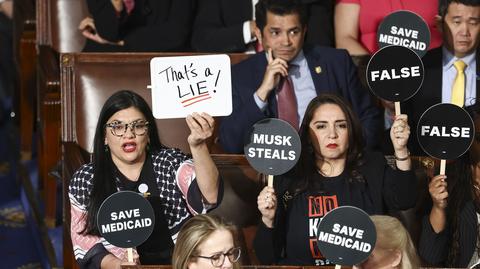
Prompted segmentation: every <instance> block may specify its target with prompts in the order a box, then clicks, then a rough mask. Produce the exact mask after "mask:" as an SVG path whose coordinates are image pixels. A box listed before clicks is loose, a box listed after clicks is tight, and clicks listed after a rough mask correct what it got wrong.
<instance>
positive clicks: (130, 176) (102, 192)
mask: <svg viewBox="0 0 480 269" xmlns="http://www.w3.org/2000/svg"><path fill="white" fill-rule="evenodd" d="M186 121H187V125H188V127H189V128H190V131H191V133H190V135H189V136H188V144H189V146H190V151H191V153H192V156H188V155H186V154H184V153H182V152H180V151H179V150H178V149H172V148H166V147H164V146H163V145H162V144H161V143H160V140H159V138H158V132H157V127H156V124H155V119H154V118H153V115H152V111H151V110H150V108H149V106H148V104H147V103H146V102H145V100H143V99H142V97H141V96H139V95H138V94H136V93H133V92H130V91H119V92H117V93H115V94H114V95H112V96H111V97H110V98H109V99H108V100H107V101H106V102H105V104H104V106H103V108H102V110H101V112H100V116H99V120H98V123H97V128H96V131H95V138H94V150H93V161H92V162H91V163H88V164H85V165H83V166H82V167H80V168H79V169H78V170H77V171H76V172H75V174H74V175H73V177H72V179H71V181H70V186H69V198H70V205H71V223H70V229H71V238H72V245H73V250H74V253H75V258H76V260H77V262H78V263H79V265H80V268H119V265H120V264H121V263H122V262H124V261H125V249H122V248H118V247H115V246H113V245H111V244H109V243H108V242H107V241H105V239H104V238H103V237H101V236H100V233H99V231H98V228H97V222H96V216H97V213H98V209H99V208H100V205H101V204H102V202H103V201H104V200H105V198H107V197H108V196H109V195H111V194H113V193H115V192H117V191H122V190H130V191H135V192H140V193H149V194H150V195H149V198H148V200H149V201H150V202H151V204H152V206H153V208H154V211H155V227H154V231H153V233H152V235H151V236H150V238H148V239H147V241H146V242H144V243H143V244H142V245H140V246H138V247H137V248H136V251H138V254H139V258H140V262H141V263H142V264H170V263H171V255H172V251H173V243H174V242H175V240H176V237H177V234H178V232H179V230H180V228H181V226H182V225H183V224H184V223H185V222H186V221H187V220H188V219H189V218H191V217H192V216H194V215H197V214H201V213H205V212H206V211H207V210H209V209H211V208H212V207H213V206H215V204H216V203H217V202H218V201H219V200H220V199H221V195H222V191H221V190H222V186H221V181H219V180H218V170H217V168H216V166H215V164H214V162H213V160H212V159H211V157H210V154H209V152H208V148H207V145H206V139H208V138H209V137H210V136H211V135H212V133H213V124H214V120H213V118H212V117H211V116H210V115H208V114H205V113H202V114H197V113H193V114H192V115H190V116H188V117H187V119H186Z"/></svg>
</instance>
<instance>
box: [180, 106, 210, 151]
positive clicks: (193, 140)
mask: <svg viewBox="0 0 480 269" xmlns="http://www.w3.org/2000/svg"><path fill="white" fill-rule="evenodd" d="M186 121H187V125H188V128H190V135H189V136H188V139H187V140H188V144H189V145H190V147H197V146H199V145H201V144H203V143H205V141H206V140H207V139H208V138H210V137H211V136H212V135H213V128H214V126H215V120H214V119H213V118H212V116H210V115H208V114H207V113H201V114H199V113H196V112H194V113H192V114H191V115H188V116H187V118H186Z"/></svg>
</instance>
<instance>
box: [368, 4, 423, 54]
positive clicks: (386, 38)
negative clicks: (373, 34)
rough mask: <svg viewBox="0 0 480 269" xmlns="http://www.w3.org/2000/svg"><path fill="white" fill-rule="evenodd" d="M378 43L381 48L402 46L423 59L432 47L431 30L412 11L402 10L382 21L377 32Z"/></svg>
mask: <svg viewBox="0 0 480 269" xmlns="http://www.w3.org/2000/svg"><path fill="white" fill-rule="evenodd" d="M377 42H378V47H379V48H383V47H386V46H390V45H397V46H402V47H406V48H409V49H411V50H413V51H415V53H417V54H418V55H419V56H420V57H423V55H425V53H427V50H428V47H429V46H430V30H429V29H428V24H427V23H426V22H425V20H424V19H423V18H422V17H420V16H419V15H417V14H416V13H413V12H411V11H407V10H400V11H396V12H393V13H390V14H389V15H388V16H386V17H385V18H384V19H383V20H382V22H381V23H380V25H379V27H378V31H377Z"/></svg>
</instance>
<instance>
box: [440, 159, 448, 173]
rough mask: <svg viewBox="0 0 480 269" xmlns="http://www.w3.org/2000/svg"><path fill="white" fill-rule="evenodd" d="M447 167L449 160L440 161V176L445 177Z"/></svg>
mask: <svg viewBox="0 0 480 269" xmlns="http://www.w3.org/2000/svg"><path fill="white" fill-rule="evenodd" d="M446 166H447V160H440V175H445V168H446Z"/></svg>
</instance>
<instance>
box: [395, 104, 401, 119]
mask: <svg viewBox="0 0 480 269" xmlns="http://www.w3.org/2000/svg"><path fill="white" fill-rule="evenodd" d="M400 114H402V111H401V110H400V102H395V116H396V115H400Z"/></svg>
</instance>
